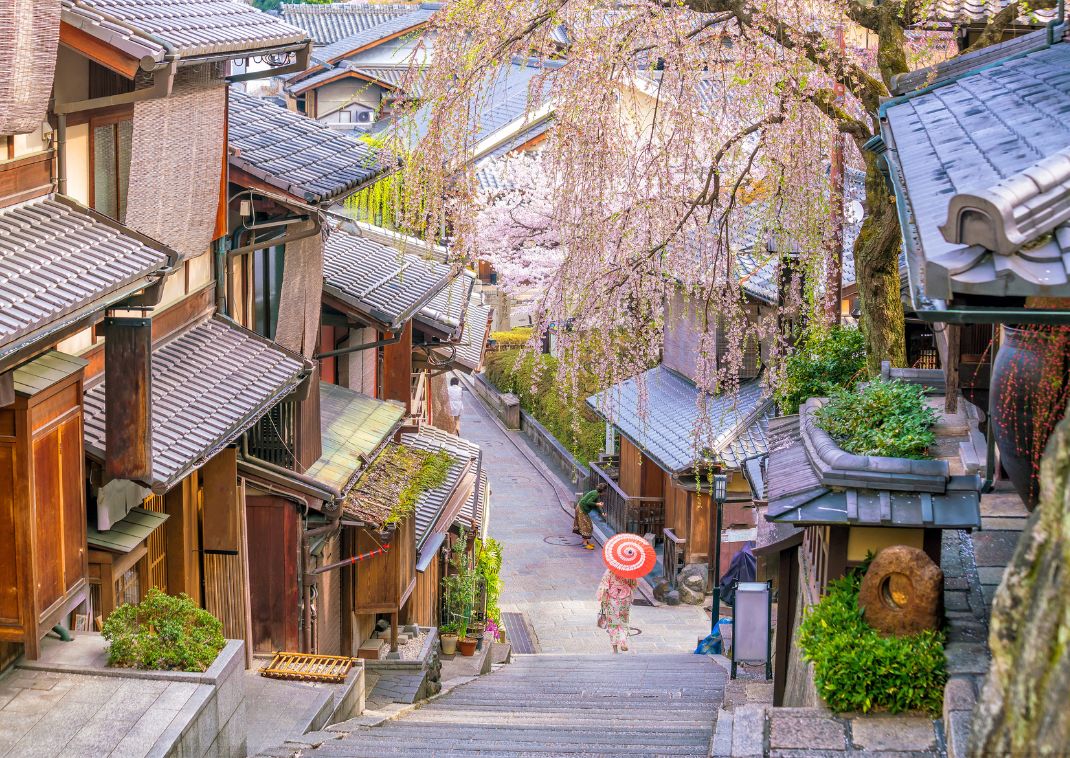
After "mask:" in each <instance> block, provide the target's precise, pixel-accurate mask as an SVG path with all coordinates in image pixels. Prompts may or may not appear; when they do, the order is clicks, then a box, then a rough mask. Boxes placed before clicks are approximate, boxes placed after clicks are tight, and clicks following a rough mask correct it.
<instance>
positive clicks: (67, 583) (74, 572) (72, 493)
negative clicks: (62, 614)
mask: <svg viewBox="0 0 1070 758" xmlns="http://www.w3.org/2000/svg"><path fill="white" fill-rule="evenodd" d="M55 434H56V435H57V437H58V438H59V470H60V476H61V481H60V493H61V497H62V506H61V507H62V509H63V522H62V523H63V526H62V529H63V588H64V591H65V592H66V591H70V590H72V589H74V588H75V587H76V586H77V585H78V584H80V583H82V581H83V580H84V579H85V576H86V571H87V570H88V567H89V564H88V555H87V553H86V534H85V532H86V509H85V475H84V473H83V466H84V465H85V455H84V453H83V448H82V416H81V414H80V413H79V414H77V415H74V416H72V417H71V418H69V419H67V420H66V421H64V422H63V423H62V424H60V426H59V427H58V428H57V429H56V431H55Z"/></svg>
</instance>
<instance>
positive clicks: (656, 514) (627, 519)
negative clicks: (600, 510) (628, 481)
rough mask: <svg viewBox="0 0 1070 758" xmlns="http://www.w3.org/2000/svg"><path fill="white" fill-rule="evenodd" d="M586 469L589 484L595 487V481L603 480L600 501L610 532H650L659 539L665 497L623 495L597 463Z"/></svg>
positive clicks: (643, 533) (663, 516) (661, 535)
mask: <svg viewBox="0 0 1070 758" xmlns="http://www.w3.org/2000/svg"><path fill="white" fill-rule="evenodd" d="M590 468H591V478H592V479H593V484H594V485H595V486H597V485H598V483H599V482H604V483H605V485H606V490H605V492H603V493H602V502H603V503H605V504H606V507H605V511H604V513H605V517H606V521H607V522H608V523H609V525H610V526H611V527H612V528H613V529H614V531H617V532H631V533H632V534H638V535H644V536H645V535H647V534H652V535H654V539H655V541H660V540H661V539H663V537H664V534H663V530H664V529H665V498H663V497H633V496H631V495H628V494H626V493H625V492H624V490H622V489H621V488H620V485H618V484H617V482H616V481H615V480H614V479H613V477H612V476H610V475H609V474H608V473H606V471H605V470H603V469H602V468H600V467H599V466H598V464H595V463H592V464H591V465H590Z"/></svg>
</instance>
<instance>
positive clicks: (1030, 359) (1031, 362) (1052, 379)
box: [989, 327, 1068, 510]
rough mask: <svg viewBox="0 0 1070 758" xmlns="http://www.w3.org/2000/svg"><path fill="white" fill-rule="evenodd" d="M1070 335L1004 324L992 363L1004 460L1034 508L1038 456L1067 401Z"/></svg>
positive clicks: (994, 416) (995, 430) (997, 433)
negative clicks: (1068, 343) (1016, 327)
mask: <svg viewBox="0 0 1070 758" xmlns="http://www.w3.org/2000/svg"><path fill="white" fill-rule="evenodd" d="M1067 340H1068V335H1067V334H1066V332H1063V331H1056V332H1052V331H1050V330H1045V331H1041V330H1025V329H1014V328H1011V327H1004V329H1003V341H1002V344H1001V345H1000V348H999V352H998V353H997V354H996V360H995V362H994V364H993V366H992V385H991V388H990V390H989V391H990V392H991V393H993V394H992V399H993V400H994V403H993V406H994V407H993V412H992V429H993V436H994V437H995V439H996V446H997V447H998V448H999V456H1000V461H1001V463H1002V464H1003V468H1004V470H1006V472H1007V475H1008V476H1009V477H1010V480H1011V483H1012V484H1013V485H1014V488H1015V490H1017V492H1018V494H1019V495H1020V496H1021V497H1022V500H1023V501H1024V502H1025V505H1026V507H1027V508H1029V510H1033V508H1034V507H1035V506H1036V504H1037V497H1038V494H1039V493H1038V482H1037V473H1038V466H1037V464H1038V461H1039V458H1040V455H1041V454H1042V453H1043V451H1044V446H1045V445H1046V444H1047V439H1048V436H1050V434H1051V432H1052V429H1054V427H1055V424H1056V423H1057V422H1058V421H1059V419H1060V418H1061V417H1062V415H1063V409H1064V408H1065V407H1066V398H1065V392H1066V357H1065V354H1064V353H1065V348H1066V344H1067Z"/></svg>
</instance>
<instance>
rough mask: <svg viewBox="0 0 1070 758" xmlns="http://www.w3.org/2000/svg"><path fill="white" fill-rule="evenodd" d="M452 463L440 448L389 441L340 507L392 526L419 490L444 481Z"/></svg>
mask: <svg viewBox="0 0 1070 758" xmlns="http://www.w3.org/2000/svg"><path fill="white" fill-rule="evenodd" d="M452 464H453V457H452V456H450V455H449V454H448V453H445V452H443V451H436V452H432V451H427V450H418V449H416V448H411V447H406V446H405V445H397V444H394V443H391V444H389V445H387V446H386V448H384V449H383V452H381V453H380V454H379V456H378V457H377V458H376V459H375V460H374V461H373V462H372V464H371V465H370V466H369V467H368V469H367V471H365V472H364V473H363V474H362V475H361V477H360V479H358V480H357V483H356V485H355V486H354V487H353V490H352V491H351V492H350V493H349V495H348V496H347V497H346V499H345V502H344V504H343V510H344V511H345V513H346V515H347V516H350V517H351V518H356V519H359V520H361V521H363V522H364V523H366V524H368V525H369V526H373V527H375V528H377V529H383V528H385V527H389V526H394V525H396V524H397V523H399V522H400V521H402V520H403V519H405V518H406V517H407V516H409V515H411V514H412V512H413V511H414V510H415V508H416V501H417V499H418V498H419V497H420V494H421V493H422V492H425V491H427V490H430V489H434V488H435V487H438V486H440V485H441V484H442V483H443V482H444V481H445V480H446V475H447V473H448V472H449V468H450V466H451V465H452Z"/></svg>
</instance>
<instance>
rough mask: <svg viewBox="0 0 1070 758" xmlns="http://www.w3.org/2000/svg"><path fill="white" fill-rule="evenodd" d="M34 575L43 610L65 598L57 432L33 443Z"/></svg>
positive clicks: (36, 590)
mask: <svg viewBox="0 0 1070 758" xmlns="http://www.w3.org/2000/svg"><path fill="white" fill-rule="evenodd" d="M33 478H34V499H35V500H36V503H35V508H34V531H35V535H34V536H35V539H34V543H35V546H36V550H35V552H34V563H35V566H34V569H35V571H34V573H35V576H36V579H37V586H36V587H35V588H34V591H35V593H36V595H37V608H38V610H39V611H43V610H44V609H46V608H48V607H49V606H51V605H52V603H54V602H56V601H57V600H59V598H60V597H61V596H62V595H63V589H64V586H63V585H64V582H63V559H62V552H61V550H62V547H61V545H62V535H63V500H62V494H61V492H62V488H61V486H60V485H61V482H60V469H59V434H57V433H56V430H53V431H52V432H51V433H48V434H45V435H44V436H42V437H39V438H37V439H35V440H34V441H33Z"/></svg>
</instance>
